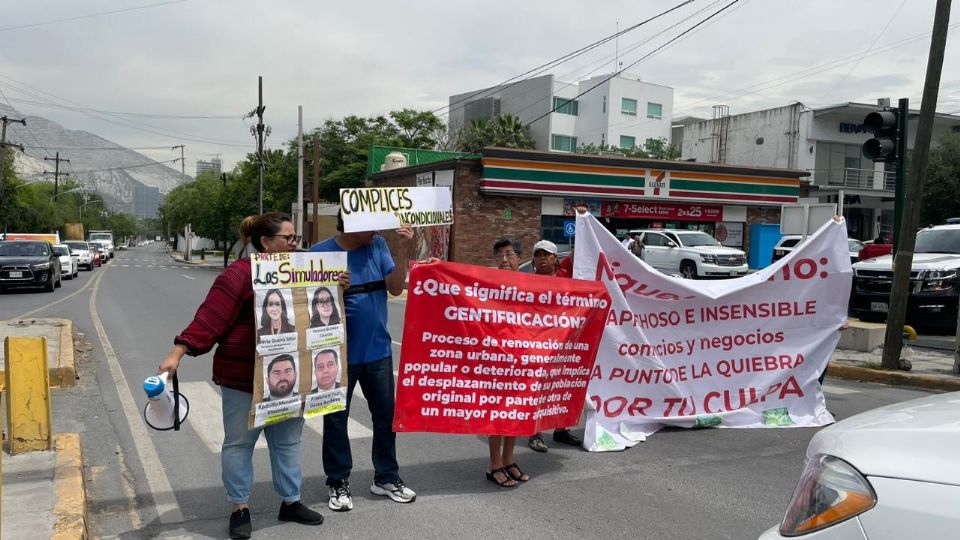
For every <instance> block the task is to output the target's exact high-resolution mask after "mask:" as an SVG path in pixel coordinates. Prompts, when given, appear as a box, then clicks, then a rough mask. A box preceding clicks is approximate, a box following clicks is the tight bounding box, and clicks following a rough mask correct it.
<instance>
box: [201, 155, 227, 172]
mask: <svg viewBox="0 0 960 540" xmlns="http://www.w3.org/2000/svg"><path fill="white" fill-rule="evenodd" d="M222 168H223V161H221V160H220V158H213V159H212V160H210V161H203V160H199V161H197V176H200V173H204V172H207V171H213V172H214V173H216V174H220V171H221V169H222Z"/></svg>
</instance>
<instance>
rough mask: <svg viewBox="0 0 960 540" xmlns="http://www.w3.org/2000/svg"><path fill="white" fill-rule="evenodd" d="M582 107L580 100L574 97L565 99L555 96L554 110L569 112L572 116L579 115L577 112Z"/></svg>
mask: <svg viewBox="0 0 960 540" xmlns="http://www.w3.org/2000/svg"><path fill="white" fill-rule="evenodd" d="M579 108H580V102H578V101H577V100H574V99H564V98H562V97H556V96H554V98H553V112H555V113H560V114H569V115H571V116H577V112H578V110H579Z"/></svg>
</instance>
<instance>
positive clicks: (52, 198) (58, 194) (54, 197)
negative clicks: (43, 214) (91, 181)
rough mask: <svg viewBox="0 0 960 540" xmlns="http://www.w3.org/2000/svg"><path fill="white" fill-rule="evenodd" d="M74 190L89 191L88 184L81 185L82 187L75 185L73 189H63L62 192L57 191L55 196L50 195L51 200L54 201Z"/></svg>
mask: <svg viewBox="0 0 960 540" xmlns="http://www.w3.org/2000/svg"><path fill="white" fill-rule="evenodd" d="M74 191H83V192H86V191H87V187H86V186H80V187H75V188H72V189H68V190H66V191H61V192H60V193H57V194H56V195H54V196H53V197H50V200H51V201H53V200H54V199H56V198H57V197H59V196H61V195H63V194H64V193H71V192H74Z"/></svg>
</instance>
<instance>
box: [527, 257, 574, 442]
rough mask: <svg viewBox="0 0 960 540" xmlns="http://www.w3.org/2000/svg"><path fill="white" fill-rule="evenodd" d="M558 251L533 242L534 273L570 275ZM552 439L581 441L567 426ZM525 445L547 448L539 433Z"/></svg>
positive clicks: (554, 432) (556, 275)
mask: <svg viewBox="0 0 960 540" xmlns="http://www.w3.org/2000/svg"><path fill="white" fill-rule="evenodd" d="M558 252H559V250H558V249H557V245H556V244H554V243H553V242H551V241H549V240H541V241H539V242H537V243H536V244H534V245H533V271H534V273H535V274H538V275H541V276H554V277H566V278H568V277H572V276H571V275H570V273H569V272H568V271H567V270H566V269H564V268H560V261H559V260H558V259H557V253H558ZM553 440H554V441H557V442H561V443H564V444H569V445H573V446H580V445H581V444H582V443H583V441H582V440H580V437H577V436H576V435H574V434H573V433H571V432H570V430H569V429H567V428H560V429H555V430H553ZM527 445H528V446H529V447H530V449H531V450H533V451H535V452H546V451H547V449H548V448H547V443H545V442H543V437H542V436H541V435H540V434H539V433H536V434H534V435H533V436H532V437H530V440H529V441H527Z"/></svg>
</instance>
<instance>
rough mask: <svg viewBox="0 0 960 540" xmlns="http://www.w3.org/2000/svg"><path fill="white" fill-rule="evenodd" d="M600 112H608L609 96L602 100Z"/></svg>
mask: <svg viewBox="0 0 960 540" xmlns="http://www.w3.org/2000/svg"><path fill="white" fill-rule="evenodd" d="M600 112H602V113H603V114H607V96H603V98H602V101H601V102H600Z"/></svg>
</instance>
